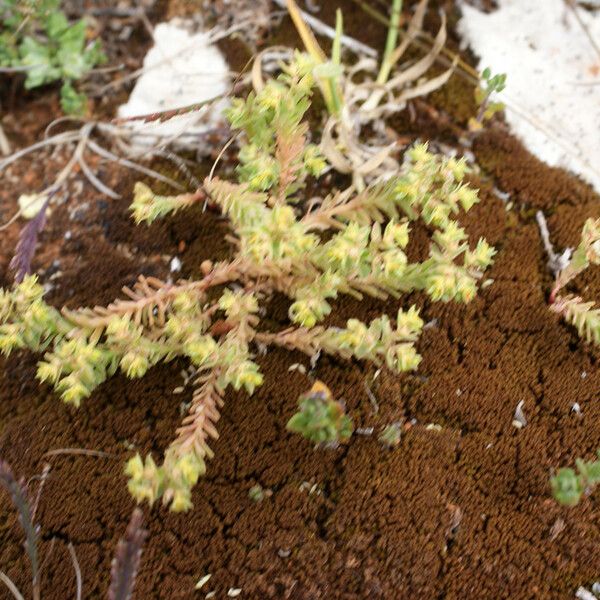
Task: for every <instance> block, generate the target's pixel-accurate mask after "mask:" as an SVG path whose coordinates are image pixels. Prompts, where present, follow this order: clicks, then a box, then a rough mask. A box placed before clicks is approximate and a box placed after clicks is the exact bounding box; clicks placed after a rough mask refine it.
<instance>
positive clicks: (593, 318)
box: [550, 219, 600, 345]
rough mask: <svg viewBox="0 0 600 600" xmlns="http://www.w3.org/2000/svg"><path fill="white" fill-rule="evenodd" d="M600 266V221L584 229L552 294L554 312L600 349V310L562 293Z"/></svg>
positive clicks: (551, 302) (594, 221)
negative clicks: (584, 273) (580, 277)
mask: <svg viewBox="0 0 600 600" xmlns="http://www.w3.org/2000/svg"><path fill="white" fill-rule="evenodd" d="M598 264H600V219H595V220H594V219H588V220H587V221H586V222H585V224H584V226H583V230H582V232H581V241H580V243H579V246H578V247H577V248H576V250H575V251H574V252H573V256H572V257H571V260H570V262H569V264H568V265H567V266H566V267H565V268H564V269H562V270H561V271H559V273H558V274H557V277H556V282H555V284H554V288H553V289H552V293H551V294H550V308H551V309H552V310H553V311H554V312H556V313H558V314H559V315H561V316H562V317H563V318H564V319H565V321H567V323H570V324H571V325H573V326H574V327H575V328H576V329H577V332H578V333H579V335H580V336H581V337H582V338H584V339H585V340H586V341H587V342H593V343H594V344H596V345H600V310H599V309H597V308H594V302H584V301H583V300H582V299H581V298H580V297H578V296H574V295H572V294H566V295H564V296H562V295H559V292H560V291H561V290H562V289H563V288H565V286H566V285H567V284H568V283H570V282H571V281H572V280H573V279H574V278H575V277H577V275H579V274H581V273H582V272H583V271H585V270H586V269H587V268H588V267H589V266H591V265H598Z"/></svg>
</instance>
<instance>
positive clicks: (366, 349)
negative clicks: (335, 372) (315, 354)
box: [321, 307, 423, 372]
mask: <svg viewBox="0 0 600 600" xmlns="http://www.w3.org/2000/svg"><path fill="white" fill-rule="evenodd" d="M422 328H423V321H422V319H421V318H420V317H419V313H418V310H417V309H416V308H415V307H411V308H410V309H409V310H408V311H406V312H405V311H402V310H400V311H399V312H398V316H397V319H396V327H393V325H392V323H391V321H390V319H389V318H388V317H387V316H386V315H383V316H382V317H379V318H377V319H374V320H373V321H371V323H370V324H369V325H367V324H365V323H363V322H362V321H359V320H358V319H350V320H348V322H347V324H346V328H345V329H337V330H336V329H334V328H330V329H328V330H326V332H325V333H324V334H323V336H322V340H321V344H322V345H323V347H324V349H326V350H327V351H328V352H339V353H340V354H341V355H342V356H347V357H350V356H352V357H354V358H357V359H359V360H370V361H371V362H374V363H376V364H381V363H382V362H385V364H386V365H387V366H388V367H389V368H390V369H393V370H395V371H398V372H402V371H410V370H413V369H416V368H417V367H418V365H419V363H420V361H421V357H420V356H419V354H418V353H417V351H416V350H415V347H414V344H413V342H414V341H415V340H417V339H418V336H419V334H420V332H421V329H422Z"/></svg>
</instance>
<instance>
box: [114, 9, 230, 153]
mask: <svg viewBox="0 0 600 600" xmlns="http://www.w3.org/2000/svg"><path fill="white" fill-rule="evenodd" d="M143 69H144V73H143V74H142V75H141V76H140V77H139V79H138V80H137V82H136V84H135V87H134V89H133V91H132V93H131V96H130V97H129V100H128V101H127V103H126V104H124V105H122V106H120V107H119V110H118V116H119V117H133V116H139V115H146V114H152V113H156V112H159V111H166V110H172V109H175V108H182V107H185V106H188V105H190V104H195V103H198V102H203V101H205V100H211V99H213V98H215V97H218V96H220V95H223V94H225V93H226V92H227V91H228V90H229V85H230V82H229V67H228V65H227V62H226V61H225V58H224V57H223V55H222V54H221V51H220V50H219V49H218V48H217V47H216V46H215V45H213V44H211V43H210V38H209V34H208V33H206V32H200V33H195V34H191V33H190V32H189V31H188V30H187V29H186V28H185V27H184V26H182V25H181V24H179V23H176V22H173V21H171V22H168V23H160V24H158V25H157V26H156V27H155V28H154V46H153V47H152V48H151V49H150V50H149V51H148V53H147V54H146V57H145V58H144V65H143ZM226 105H227V102H226V101H225V100H220V101H218V102H216V103H215V105H214V106H213V107H212V109H208V108H207V107H205V108H202V109H201V110H199V111H194V112H191V113H188V114H183V115H179V116H177V117H174V118H172V119H169V120H166V121H164V122H162V123H159V122H150V123H143V122H139V121H134V122H128V123H127V126H130V127H132V128H133V129H134V130H135V131H136V132H138V133H137V134H135V135H134V136H133V138H132V141H133V144H134V146H140V147H141V148H140V149H141V150H148V147H149V146H153V145H156V144H157V143H159V142H164V141H165V140H168V139H171V138H176V141H175V142H174V145H176V146H177V145H178V146H180V147H181V146H184V147H187V148H197V145H198V135H199V134H201V133H202V132H204V131H206V130H207V129H208V128H209V127H210V126H211V125H213V124H214V123H216V122H219V121H221V120H222V116H221V115H222V111H223V108H224V107H225V106H226ZM142 134H143V135H142Z"/></svg>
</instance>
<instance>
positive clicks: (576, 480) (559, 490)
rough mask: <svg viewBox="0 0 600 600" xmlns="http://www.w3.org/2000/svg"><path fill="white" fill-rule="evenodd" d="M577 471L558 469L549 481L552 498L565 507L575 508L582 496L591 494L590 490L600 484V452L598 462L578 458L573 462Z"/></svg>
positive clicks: (599, 452) (599, 451)
mask: <svg viewBox="0 0 600 600" xmlns="http://www.w3.org/2000/svg"><path fill="white" fill-rule="evenodd" d="M575 465H576V466H577V471H575V470H574V469H571V468H569V467H566V468H562V469H559V470H558V472H557V474H556V476H554V477H553V478H552V479H551V480H550V485H551V486H552V494H553V496H554V498H555V499H556V500H557V501H558V502H560V503H561V504H564V505H566V506H575V505H576V504H578V503H579V501H580V500H581V497H582V496H583V495H586V496H587V495H588V494H590V493H591V492H592V488H594V487H595V486H596V485H598V484H599V483H600V450H598V460H595V461H592V462H585V461H584V460H582V459H580V458H578V459H577V460H576V461H575Z"/></svg>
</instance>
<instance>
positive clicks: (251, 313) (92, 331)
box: [0, 54, 494, 510]
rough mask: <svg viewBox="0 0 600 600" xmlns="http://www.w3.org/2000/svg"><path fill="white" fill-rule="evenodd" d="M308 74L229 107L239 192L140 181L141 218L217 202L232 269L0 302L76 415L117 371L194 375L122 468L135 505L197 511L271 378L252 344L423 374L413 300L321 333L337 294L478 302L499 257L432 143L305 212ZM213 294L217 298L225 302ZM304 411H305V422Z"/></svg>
mask: <svg viewBox="0 0 600 600" xmlns="http://www.w3.org/2000/svg"><path fill="white" fill-rule="evenodd" d="M312 64H313V63H312V61H310V59H309V58H308V57H306V56H305V55H302V54H297V55H296V57H295V60H293V61H292V62H290V63H286V64H282V66H281V68H282V71H281V73H280V75H279V76H278V77H277V78H275V79H272V80H269V81H268V82H267V83H266V84H265V85H264V86H263V88H262V89H261V90H260V91H258V92H256V93H251V94H250V95H249V96H248V97H247V98H246V99H238V100H236V101H235V102H233V104H232V106H231V108H230V109H229V111H228V112H227V117H228V119H229V121H230V123H231V125H232V127H233V128H236V129H238V130H239V134H240V140H241V149H240V156H239V162H240V164H239V167H238V170H237V174H238V181H237V182H229V181H224V180H221V179H219V178H217V177H208V178H207V179H206V180H205V181H204V185H203V187H202V188H201V189H199V190H198V191H197V192H195V193H193V194H184V195H181V196H172V197H166V196H155V195H154V194H153V193H152V192H151V190H150V189H149V188H148V187H147V186H146V185H144V184H142V183H138V184H137V185H136V187H135V190H134V200H133V203H132V211H133V216H134V218H135V219H136V221H137V222H138V223H141V222H147V223H150V222H152V221H153V220H155V219H156V218H159V217H163V216H165V215H166V214H168V213H170V212H174V211H177V210H184V209H185V208H187V207H189V206H192V205H194V204H198V203H201V204H203V203H205V202H210V203H211V204H212V205H214V206H215V207H218V208H219V209H220V210H221V212H222V213H223V215H225V216H226V217H227V219H228V221H229V224H230V226H231V228H232V231H233V233H234V235H235V243H234V248H233V250H234V252H233V257H232V258H231V260H227V261H224V262H219V263H214V264H213V263H212V262H210V261H205V262H204V263H203V264H202V265H199V267H200V270H201V271H202V277H200V278H199V279H195V280H185V281H180V282H177V283H165V282H163V281H160V280H158V279H155V278H146V277H140V279H139V281H138V283H137V284H136V285H135V286H134V288H133V289H129V290H126V295H127V298H126V299H124V300H117V301H115V302H114V303H112V304H110V305H109V306H108V307H96V308H93V309H91V308H81V309H78V310H68V309H63V310H62V311H59V310H57V309H55V308H53V307H51V306H49V305H48V304H47V303H46V302H45V301H44V299H43V289H42V287H41V286H40V284H39V283H38V282H37V280H36V278H35V277H31V276H30V277H26V278H25V279H24V280H23V281H22V283H20V284H18V285H16V286H15V287H14V288H13V289H12V290H5V291H2V292H1V293H0V350H1V351H2V352H4V353H5V354H9V353H10V352H12V351H14V350H17V349H20V348H29V349H31V350H34V351H37V352H45V355H44V359H43V360H42V361H41V362H40V363H39V367H38V372H37V376H38V378H39V379H41V380H42V381H47V382H49V383H51V384H52V385H54V387H55V388H56V389H57V390H58V391H59V392H60V393H61V395H62V398H63V400H64V401H66V402H69V403H71V404H73V405H75V406H77V405H79V403H80V402H81V400H82V399H84V398H85V397H87V396H89V395H90V394H91V393H92V391H93V390H94V388H96V387H97V386H98V385H100V384H101V383H102V382H103V381H105V380H106V379H107V378H108V377H110V376H111V375H113V374H114V373H115V372H116V371H117V370H121V371H122V372H123V373H125V374H126V375H127V376H128V377H131V378H137V377H142V376H143V375H144V374H145V373H146V372H147V371H148V369H149V368H151V367H152V366H153V365H155V364H157V363H158V362H160V361H168V360H171V359H173V358H175V357H186V358H187V359H188V360H189V361H190V362H191V363H192V365H194V367H195V368H196V369H197V373H196V377H195V382H194V385H195V391H194V394H193V398H192V402H191V406H190V410H189V414H188V415H187V416H186V417H185V418H184V421H183V424H182V426H181V427H180V428H179V429H178V430H177V435H176V439H175V440H174V441H173V443H172V444H171V445H170V446H169V447H168V448H167V450H166V452H165V455H164V459H163V461H162V463H160V464H157V463H156V462H155V461H154V459H153V458H152V457H151V456H147V457H145V458H142V457H141V456H139V455H136V456H135V457H133V458H132V459H131V460H130V461H129V462H128V465H127V468H126V472H127V474H128V475H129V489H130V491H131V493H132V494H133V495H134V496H135V498H136V499H137V500H138V501H142V500H148V501H149V502H154V501H156V500H157V499H159V498H162V499H163V502H165V503H167V504H170V506H171V508H172V509H173V510H186V509H188V508H190V506H191V490H192V488H193V486H194V485H195V484H196V483H197V481H198V478H199V477H200V476H201V475H202V474H203V473H204V472H205V469H206V464H205V461H206V460H207V459H208V458H210V457H211V456H212V450H211V449H210V447H209V441H210V439H211V438H213V439H215V438H217V437H218V433H217V429H216V423H217V421H218V420H219V415H220V409H221V407H222V405H223V401H224V394H225V391H226V390H227V389H228V388H233V389H234V390H241V389H244V390H245V391H246V392H248V393H249V394H252V393H253V392H254V390H255V389H256V388H257V387H258V386H260V385H261V384H262V382H263V376H262V374H261V373H260V368H259V365H258V363H257V362H256V361H255V360H254V356H255V353H256V349H257V348H263V349H264V348H268V347H270V346H279V347H283V348H287V349H290V350H299V351H301V352H304V353H305V354H307V355H309V356H313V355H315V354H316V353H318V352H323V353H327V354H330V355H333V356H337V357H340V358H342V359H352V358H355V359H358V360H368V361H370V362H372V363H374V364H375V365H377V366H381V367H383V366H386V367H387V368H389V369H391V370H393V371H397V372H401V371H407V370H412V369H415V368H417V366H418V365H419V361H420V356H419V355H418V353H417V351H416V349H415V342H416V340H417V339H418V337H419V334H420V332H421V329H422V327H423V321H422V320H421V318H420V317H419V313H418V310H417V308H416V307H415V306H411V307H410V308H409V309H408V310H404V309H403V308H400V310H398V312H397V314H396V316H395V318H393V319H392V318H390V317H388V316H387V315H385V314H384V315H382V316H380V317H377V318H375V319H373V320H372V321H371V322H369V323H364V322H362V321H360V320H358V319H350V320H348V322H347V323H346V326H345V327H338V326H326V325H324V324H323V321H324V319H326V318H327V317H328V315H330V314H331V313H332V311H333V310H334V305H333V302H334V300H335V299H336V298H337V297H339V296H340V295H350V296H353V297H354V298H358V299H361V298H363V296H365V295H369V296H374V297H377V298H381V299H385V298H389V297H392V298H399V297H400V296H401V295H402V294H404V293H408V292H411V291H414V290H422V291H424V292H425V293H426V294H428V295H429V297H430V298H431V299H432V300H435V301H443V302H449V301H458V302H469V301H470V300H472V299H473V297H474V296H475V293H476V291H477V285H478V282H479V281H480V279H481V278H482V277H483V274H484V272H485V270H486V269H487V268H488V266H489V265H490V264H491V262H492V258H493V255H494V249H493V248H491V247H490V246H489V245H488V243H487V242H486V241H485V240H484V239H480V240H479V241H478V242H477V244H476V245H475V246H474V247H470V245H469V243H468V241H467V234H466V232H465V231H464V229H463V228H462V227H460V226H459V225H458V223H457V221H456V220H455V217H456V216H457V215H458V213H459V212H460V211H461V210H464V211H467V210H469V209H470V208H471V207H472V206H473V205H474V204H475V203H476V202H478V196H477V191H476V190H475V189H472V188H471V187H469V185H467V184H466V183H465V181H464V177H465V174H466V172H467V165H466V163H465V161H464V160H462V159H455V158H446V157H439V156H435V155H433V154H431V153H430V152H429V151H428V149H427V146H425V145H415V146H414V147H413V148H412V149H410V150H409V151H408V152H407V156H406V160H405V163H404V166H403V167H402V169H401V170H400V171H399V172H398V173H396V174H395V175H394V176H393V177H391V178H389V179H388V180H386V181H383V182H379V183H373V184H371V185H369V186H368V187H367V188H366V189H364V190H363V191H361V192H356V190H355V189H354V188H353V187H350V188H348V189H347V190H336V189H333V190H331V193H329V194H328V195H326V196H325V197H324V198H321V199H320V200H319V202H318V203H316V204H315V203H314V202H311V203H309V202H307V200H306V198H305V194H304V193H303V190H304V187H305V185H306V183H307V180H308V179H309V178H310V177H316V176H318V175H319V174H320V173H321V172H322V171H323V169H324V168H326V167H327V166H328V165H327V162H326V160H325V159H324V157H323V156H322V155H321V153H320V151H319V147H318V145H316V144H315V143H312V142H311V141H309V130H308V125H307V123H306V122H304V115H305V112H306V110H307V109H308V107H309V104H310V95H311V93H312V91H313V88H314V86H315V79H314V76H313V73H312ZM415 221H420V222H421V223H422V224H423V226H425V227H427V228H429V231H430V235H431V244H430V249H429V256H428V257H427V258H425V259H424V260H423V261H421V262H410V261H409V260H408V257H407V255H406V252H405V251H406V247H407V245H408V243H409V237H410V232H411V222H415ZM229 286H233V287H229ZM212 288H217V290H220V292H218V294H217V297H216V298H215V295H214V293H209V292H211V291H212ZM275 292H278V293H282V294H285V295H286V296H287V297H288V298H289V300H290V306H289V319H290V327H288V328H286V329H283V330H280V331H267V330H265V329H264V328H263V327H261V328H260V329H259V327H258V326H259V323H260V311H259V307H260V306H261V305H264V304H265V303H266V302H267V301H268V299H269V297H270V296H271V295H272V294H274V293H275ZM313 408H315V407H313ZM308 410H309V406H308V404H307V405H306V408H305V407H304V406H303V407H302V409H301V412H303V411H304V413H303V414H306V411H308ZM336 418H340V417H339V415H338V416H337V417H336ZM336 422H337V424H338V426H336V427H337V431H338V434H339V432H347V431H348V426H347V423H346V422H344V420H343V419H341V420H340V421H336ZM340 424H342V425H343V427H340V426H339V425H340Z"/></svg>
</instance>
